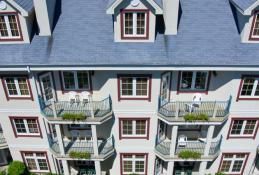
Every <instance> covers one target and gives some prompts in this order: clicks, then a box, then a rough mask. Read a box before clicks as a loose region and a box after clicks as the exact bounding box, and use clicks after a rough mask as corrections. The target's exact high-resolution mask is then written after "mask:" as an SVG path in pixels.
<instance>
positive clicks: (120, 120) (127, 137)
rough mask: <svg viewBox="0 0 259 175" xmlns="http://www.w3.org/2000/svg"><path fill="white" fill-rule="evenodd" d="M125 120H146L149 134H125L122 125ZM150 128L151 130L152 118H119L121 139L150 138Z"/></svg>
mask: <svg viewBox="0 0 259 175" xmlns="http://www.w3.org/2000/svg"><path fill="white" fill-rule="evenodd" d="M124 120H130V121H133V120H146V123H147V126H146V127H147V131H146V132H147V135H146V136H132V137H131V136H123V135H122V129H121V127H122V125H121V122H122V121H124ZM149 130H150V118H119V140H122V139H146V140H149Z"/></svg>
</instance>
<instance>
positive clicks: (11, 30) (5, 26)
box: [0, 14, 21, 40]
mask: <svg viewBox="0 0 259 175" xmlns="http://www.w3.org/2000/svg"><path fill="white" fill-rule="evenodd" d="M12 39H15V40H20V39H21V33H20V25H19V19H18V16H17V15H16V14H8V15H7V14H4V15H0V40H12Z"/></svg>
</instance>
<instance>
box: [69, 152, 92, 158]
mask: <svg viewBox="0 0 259 175" xmlns="http://www.w3.org/2000/svg"><path fill="white" fill-rule="evenodd" d="M69 157H71V158H78V159H89V158H91V154H90V153H89V152H77V151H71V152H70V153H69Z"/></svg>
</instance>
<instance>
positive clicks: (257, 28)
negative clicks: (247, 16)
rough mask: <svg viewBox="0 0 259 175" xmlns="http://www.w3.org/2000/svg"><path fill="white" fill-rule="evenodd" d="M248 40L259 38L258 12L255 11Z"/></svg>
mask: <svg viewBox="0 0 259 175" xmlns="http://www.w3.org/2000/svg"><path fill="white" fill-rule="evenodd" d="M250 40H259V13H258V12H257V13H255V15H254V19H253V23H252V28H251V33H250Z"/></svg>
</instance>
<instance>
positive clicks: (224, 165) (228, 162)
mask: <svg viewBox="0 0 259 175" xmlns="http://www.w3.org/2000/svg"><path fill="white" fill-rule="evenodd" d="M230 165H231V160H224V161H223V162H222V165H221V168H220V171H222V172H229V168H230Z"/></svg>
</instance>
